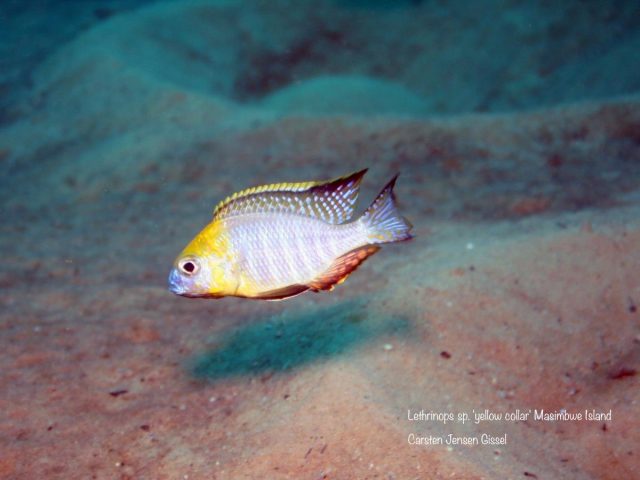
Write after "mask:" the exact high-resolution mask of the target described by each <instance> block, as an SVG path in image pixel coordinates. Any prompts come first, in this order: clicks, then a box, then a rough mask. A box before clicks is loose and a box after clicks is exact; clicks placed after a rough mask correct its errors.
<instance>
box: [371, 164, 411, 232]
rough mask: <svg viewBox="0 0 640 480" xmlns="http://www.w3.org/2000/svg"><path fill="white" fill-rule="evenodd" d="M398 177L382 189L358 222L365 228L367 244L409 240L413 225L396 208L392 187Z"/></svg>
mask: <svg viewBox="0 0 640 480" xmlns="http://www.w3.org/2000/svg"><path fill="white" fill-rule="evenodd" d="M397 178H398V175H396V176H395V177H393V178H392V179H391V180H390V181H389V183H387V185H386V186H385V187H384V188H383V189H382V191H381V192H380V193H379V194H378V196H377V197H376V199H375V200H374V201H373V203H372V204H371V206H370V207H369V208H368V209H367V211H366V212H364V214H363V215H362V217H360V221H361V222H362V223H364V224H365V225H366V227H367V231H368V236H369V243H388V242H401V241H403V240H409V239H410V238H411V233H409V232H410V231H411V228H412V227H413V225H411V223H409V221H408V220H407V219H406V218H404V217H403V216H402V215H400V212H398V209H397V208H396V203H395V195H394V193H393V186H394V185H395V184H396V179H397Z"/></svg>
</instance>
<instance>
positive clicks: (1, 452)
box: [0, 1, 640, 480]
mask: <svg viewBox="0 0 640 480" xmlns="http://www.w3.org/2000/svg"><path fill="white" fill-rule="evenodd" d="M374 3H376V4H375V5H374V6H373V7H371V5H368V6H363V2H356V1H326V2H319V3H317V4H314V5H311V3H309V4H304V5H302V4H301V3H300V4H298V8H291V4H290V3H288V2H285V1H277V2H256V3H253V2H252V3H245V4H242V5H240V4H238V3H237V2H223V1H216V2H176V3H153V4H151V5H149V6H146V7H143V8H139V9H132V8H124V7H118V9H116V8H115V7H112V8H113V10H109V14H105V12H104V11H102V10H101V11H100V12H101V13H100V14H99V15H94V16H93V17H92V19H91V21H90V22H87V21H86V15H84V14H82V15H81V14H80V13H77V11H76V14H75V16H70V17H69V18H82V19H85V20H83V22H85V23H81V22H79V21H78V22H77V23H76V24H73V25H69V26H67V28H66V29H65V30H64V31H63V32H62V33H61V32H60V31H56V35H57V36H52V37H51V38H52V39H53V40H54V41H52V42H51V43H47V42H45V41H44V40H42V39H41V40H39V41H38V42H36V47H34V48H36V49H37V50H38V51H39V52H43V53H42V54H41V55H40V57H39V58H38V59H36V60H37V61H36V60H33V59H31V60H29V61H27V60H24V58H26V57H24V56H17V57H16V58H13V63H11V65H14V66H16V67H15V69H14V70H11V71H10V72H9V71H7V73H6V77H4V78H6V79H8V80H7V85H9V86H8V87H7V88H8V90H7V91H8V93H6V94H3V96H2V103H0V105H8V106H10V108H9V107H7V108H6V109H5V110H4V113H5V115H3V116H2V119H3V121H2V125H0V165H2V167H3V173H2V177H1V189H0V199H1V200H2V217H3V222H1V224H0V228H1V231H2V235H1V236H0V245H1V246H2V251H3V252H4V255H3V261H2V263H1V264H0V307H1V308H0V347H1V348H0V408H1V411H2V412H3V415H2V420H1V421H0V478H3V479H4V478H7V479H25V478H27V479H31V478H34V479H36V478H37V479H41V478H48V479H49V478H51V479H54V478H61V479H76V478H77V479H86V478H96V479H103V478H109V479H110V478H120V479H192V480H193V479H200V478H206V479H212V478H215V479H229V480H236V479H314V480H315V479H322V478H326V479H374V478H378V479H385V480H388V479H397V480H404V479H445V478H446V479H482V478H483V479H515V478H523V479H535V478H538V479H549V478H551V479H556V478H558V479H559V478H563V479H565V478H566V479H622V478H629V479H631V478H634V475H636V472H637V471H638V469H639V468H640V460H639V457H638V454H639V451H638V446H639V445H640V433H639V432H640V428H639V426H640V425H639V419H640V404H639V403H638V395H637V392H638V375H637V373H638V370H639V369H640V313H639V312H638V307H639V306H640V305H639V304H640V277H639V276H638V274H637V272H638V269H639V267H640V248H639V246H640V220H639V219H640V188H639V186H640V169H639V168H638V164H639V163H638V159H639V158H640V97H639V96H638V95H637V93H634V92H637V91H638V90H639V89H640V85H639V84H638V77H637V72H634V70H633V69H632V68H630V69H628V70H625V71H621V70H620V71H619V72H618V71H617V70H615V71H614V69H613V67H612V66H614V65H619V64H620V62H624V61H627V60H628V59H629V58H631V57H630V56H632V52H634V51H636V50H634V48H635V47H634V46H637V43H638V38H640V37H638V33H637V31H638V30H637V29H636V28H635V27H634V26H635V24H634V23H633V22H634V20H633V19H634V18H635V17H632V16H631V17H629V16H627V17H625V14H628V13H629V11H630V9H631V7H629V6H626V4H625V5H624V6H620V7H619V11H618V10H616V11H613V10H611V9H610V8H608V7H607V8H605V7H602V8H598V9H596V8H595V7H588V6H587V7H585V8H583V9H580V8H578V7H577V6H576V5H572V4H567V5H568V6H566V7H550V6H547V7H545V8H546V10H545V11H542V13H541V12H539V11H532V12H531V13H530V17H529V18H531V19H532V20H531V21H530V22H527V21H523V20H522V19H521V18H522V17H521V16H522V15H524V13H523V10H524V11H528V10H527V7H526V6H525V5H526V4H519V5H510V6H508V7H505V8H504V10H501V9H500V8H498V6H496V5H494V4H493V3H492V2H487V6H486V8H487V9H489V10H491V9H493V10H496V11H500V12H503V15H502V16H500V17H499V18H500V20H499V21H495V22H488V24H492V23H493V24H495V27H491V28H489V27H487V28H488V30H487V29H485V30H483V29H479V28H467V29H464V28H463V29H462V33H460V35H459V36H454V35H453V33H450V32H455V31H457V30H456V29H457V28H462V27H463V26H465V25H466V26H469V25H471V24H473V22H472V21H473V19H474V18H477V13H478V12H477V11H475V10H471V11H466V10H465V9H464V8H463V6H461V5H460V4H459V3H455V2H454V3H451V4H450V5H440V6H432V5H431V6H430V5H429V4H430V2H398V3H397V4H394V5H390V4H389V2H374ZM98 4H99V3H97V4H96V5H98ZM580 5H581V4H580ZM629 5H630V4H629ZM85 8H86V7H85ZM96 8H98V7H96ZM100 8H102V7H100ZM119 8H121V10H120V9H119ZM493 10H491V11H493ZM83 11H84V10H83ZM37 13H38V12H36V13H33V12H32V13H29V15H37ZM94 13H95V11H94ZM25 15H26V14H25ZM29 18H30V17H29ZM356 20H357V21H356ZM569 20H571V21H572V22H573V23H572V22H570V21H569ZM69 21H70V22H71V20H69ZM425 22H427V23H428V24H429V25H432V26H433V28H431V29H424V28H423V27H424V25H425ZM470 22H471V23H470ZM36 24H37V22H36ZM474 25H475V24H474ZM568 25H573V27H571V28H573V29H574V31H572V32H570V34H569V33H567V31H566V30H567V29H568V28H570V27H569V26H568ZM612 25H617V26H618V29H619V30H620V29H622V30H624V28H627V29H628V30H624V31H627V32H628V35H626V36H624V41H622V40H620V38H622V37H623V35H622V34H620V36H619V37H616V41H615V42H608V40H609V37H607V32H610V31H612V30H611V28H612ZM587 26H589V29H590V34H589V35H587ZM622 30H620V31H622ZM616 31H618V30H616ZM305 32H307V33H305ZM367 32H369V33H367ZM371 32H374V33H375V34H372V33H371ZM381 32H383V33H384V35H382V33H381ZM447 32H449V33H448V34H447ZM505 32H507V33H508V32H510V34H511V35H512V36H513V38H515V40H514V44H513V45H507V46H505V47H504V48H505V49H506V53H504V54H503V55H502V56H493V55H490V54H489V53H488V52H491V51H493V50H492V49H493V47H495V46H497V45H500V44H501V43H504V36H505V35H506V33H505ZM367 35H369V36H367ZM453 37H455V38H453ZM586 38H588V39H589V40H588V41H587V40H585V39H586ZM63 40H65V41H64V42H63ZM67 40H68V41H67ZM56 42H57V43H56ZM479 42H480V43H479ZM482 42H484V43H482ZM518 42H519V43H518ZM554 42H555V43H554ZM477 45H484V47H485V48H482V49H480V50H481V51H479V52H478V55H477V56H473V55H470V51H472V50H473V49H474V48H476V46H477ZM554 45H555V47H554ZM603 45H606V46H607V48H608V50H607V52H608V54H607V55H603V56H598V57H597V58H596V59H595V60H594V59H593V52H597V51H602V49H603V48H604V46H603ZM518 46H519V47H520V48H519V49H518V48H516V47H518ZM554 48H555V51H556V52H555V53H556V54H555V55H553V56H549V55H548V53H549V52H550V51H552V50H554ZM445 50H446V54H445V53H441V54H438V55H435V53H438V52H444V51H445ZM518 52H519V53H518ZM543 53H544V55H543ZM485 56H486V57H487V58H485ZM9 57H10V55H9V54H8V53H7V58H9ZM494 57H495V58H494ZM391 58H393V59H394V61H395V64H389V62H388V61H387V62H385V61H384V59H387V60H388V59H391ZM461 58H465V59H471V60H469V62H461V60H460V59H461ZM25 62H26V63H27V64H28V65H29V68H28V69H27V70H24V69H23V70H20V69H21V68H24V65H25ZM29 62H33V63H29ZM509 62H511V63H509ZM616 62H618V63H616ZM506 64H509V67H508V68H506V67H505V65H506ZM460 65H462V66H460ZM454 67H455V68H454ZM12 68H13V67H12ZM478 68H480V69H481V70H478ZM16 72H22V73H20V74H19V73H16ZM25 72H27V73H25ZM474 72H475V73H474ZM525 72H529V73H525ZM612 72H613V73H612ZM24 75H27V76H28V77H29V79H30V80H29V82H30V83H29V84H28V85H25V84H23V83H16V82H17V80H15V79H20V78H23V76H24ZM447 75H448V77H447ZM579 75H582V76H583V77H582V78H583V81H581V82H577V80H576V78H577V76H579ZM612 78H615V79H616V80H615V81H613V80H612ZM436 86H437V88H434V87H436ZM445 87H446V88H445ZM574 87H575V88H574ZM323 99H324V100H323ZM9 113H10V114H9ZM364 167H369V168H370V171H369V173H368V174H367V175H366V177H365V180H364V183H363V187H362V193H361V199H360V211H362V210H363V209H364V207H366V206H367V204H368V203H369V202H370V201H371V200H372V198H373V197H374V195H375V194H376V193H377V191H378V190H379V188H380V187H381V186H382V185H383V184H384V183H385V182H386V181H387V180H388V179H389V178H390V177H391V176H392V175H393V174H395V173H396V172H398V171H399V172H400V173H401V175H400V178H399V180H398V184H397V188H396V193H397V196H398V202H399V207H400V209H401V210H402V212H403V214H404V215H405V216H407V217H408V218H409V219H410V220H411V222H412V223H413V224H414V234H415V239H414V240H412V241H411V242H409V243H404V244H400V245H389V246H386V247H385V248H383V250H382V251H381V252H380V253H378V254H376V255H375V256H374V257H372V258H371V259H370V260H368V261H367V262H365V263H364V264H363V265H362V266H361V267H360V269H359V270H358V271H357V272H355V273H354V274H353V275H352V276H351V277H350V278H349V279H348V280H347V281H346V282H345V283H344V284H342V285H340V286H339V287H338V288H336V290H335V291H333V292H331V293H321V294H305V295H302V296H299V297H296V298H294V299H291V300H288V301H284V302H259V301H248V300H243V299H234V298H226V299H222V300H193V299H186V298H181V297H177V296H174V295H172V294H171V293H170V292H168V290H167V286H166V278H167V274H168V272H169V269H170V267H171V264H172V262H173V260H174V258H175V255H176V254H177V253H178V252H179V251H180V249H181V248H182V247H183V246H184V245H185V244H186V242H188V241H189V240H190V239H191V238H192V237H193V235H194V234H195V233H197V231H198V230H199V229H200V228H201V227H202V226H203V225H204V224H205V223H206V222H208V221H209V219H210V216H211V211H212V209H213V207H214V205H215V204H216V203H217V202H218V201H219V200H220V199H222V198H223V197H225V196H226V195H229V194H231V193H233V192H235V191H237V190H239V189H242V188H245V187H248V186H252V185H258V184H261V183H265V182H280V181H300V180H310V179H314V180H315V179H325V178H332V177H335V176H339V175H343V174H345V173H348V172H350V171H355V170H358V169H360V168H364ZM542 411H544V412H547V413H555V414H557V415H564V414H565V413H566V414H574V415H575V414H581V415H583V416H584V415H586V414H589V415H591V416H594V417H595V418H593V419H584V418H582V419H580V420H575V419H574V420H563V419H555V420H545V419H536V418H535V416H536V414H537V413H540V412H542ZM421 412H422V413H421ZM609 412H611V418H608V416H607V415H608V413H609ZM482 413H491V414H499V415H502V418H501V419H494V420H487V421H480V422H479V423H475V421H474V420H475V419H476V416H475V415H476V414H482ZM427 414H433V415H435V418H427V417H424V416H423V418H422V419H420V415H427ZM507 414H508V415H511V416H512V417H510V418H509V419H507V418H506V415H507ZM415 415H418V417H415ZM449 415H451V417H449ZM465 415H467V416H466V417H465ZM412 418H413V419H412ZM445 418H447V419H449V418H452V419H449V420H447V421H446V423H445V421H444V420H445ZM463 420H464V422H463ZM449 435H452V436H453V437H454V438H458V439H460V442H462V441H463V440H464V439H471V440H469V442H473V441H478V442H479V444H477V445H474V444H471V445H465V444H457V445H447V444H446V443H445V440H447V439H449ZM483 435H485V436H483ZM505 435H506V437H505ZM438 438H440V439H442V441H443V444H438ZM489 438H492V439H493V441H494V442H495V444H487V445H484V444H481V443H480V442H481V441H483V440H488V439H489ZM417 439H418V440H417ZM473 439H476V440H473ZM501 439H506V444H500V443H498V442H500V441H501ZM428 442H432V443H434V444H428V445H423V444H416V443H428Z"/></svg>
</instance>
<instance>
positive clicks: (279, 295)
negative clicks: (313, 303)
mask: <svg viewBox="0 0 640 480" xmlns="http://www.w3.org/2000/svg"><path fill="white" fill-rule="evenodd" d="M307 290H309V287H308V286H306V285H299V284H294V285H289V286H287V287H283V288H277V289H275V290H269V291H266V292H260V293H259V294H258V295H256V296H255V297H251V298H255V299H258V300H284V299H285V298H290V297H295V296H296V295H300V294H301V293H304V292H306V291H307Z"/></svg>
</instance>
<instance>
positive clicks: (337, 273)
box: [309, 245, 380, 292]
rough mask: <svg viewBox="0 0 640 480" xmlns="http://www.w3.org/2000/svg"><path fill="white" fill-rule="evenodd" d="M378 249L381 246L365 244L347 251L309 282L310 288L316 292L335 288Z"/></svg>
mask: <svg viewBox="0 0 640 480" xmlns="http://www.w3.org/2000/svg"><path fill="white" fill-rule="evenodd" d="M378 250H380V247H377V246H375V245H365V246H364V247H359V248H356V249H355V250H351V251H350V252H348V253H345V254H344V255H342V256H341V257H338V258H337V259H336V260H335V261H334V262H333V263H332V264H331V266H330V267H329V268H328V269H327V270H326V271H325V272H324V273H322V274H321V275H320V276H319V277H317V278H315V279H314V280H313V281H312V282H311V283H309V288H311V290H313V291H316V292H317V291H320V290H333V288H334V287H335V286H336V285H338V284H340V283H342V282H344V281H345V280H346V279H347V277H348V276H349V275H350V274H351V273H353V271H354V270H355V269H356V268H358V266H359V265H360V264H361V263H362V262H364V261H365V260H366V259H367V258H369V257H370V256H371V255H373V254H374V253H376V252H377V251H378Z"/></svg>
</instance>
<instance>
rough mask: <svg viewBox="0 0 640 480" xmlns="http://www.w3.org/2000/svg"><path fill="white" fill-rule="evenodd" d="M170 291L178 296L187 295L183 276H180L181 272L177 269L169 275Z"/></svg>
mask: <svg viewBox="0 0 640 480" xmlns="http://www.w3.org/2000/svg"><path fill="white" fill-rule="evenodd" d="M169 291H170V292H172V293H175V294H176V295H184V294H185V288H184V285H183V280H182V275H180V272H178V269H176V268H174V269H172V270H171V272H170V273H169Z"/></svg>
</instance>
